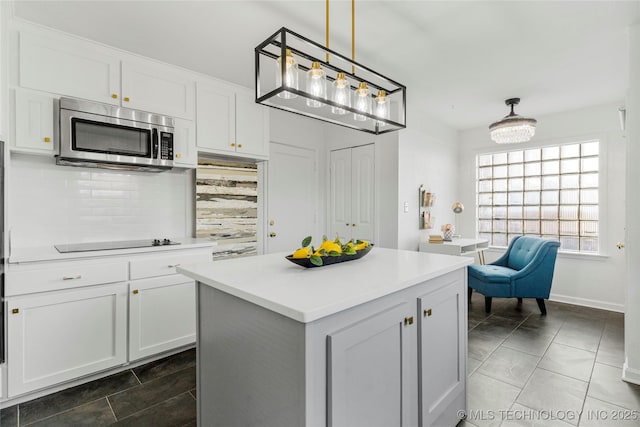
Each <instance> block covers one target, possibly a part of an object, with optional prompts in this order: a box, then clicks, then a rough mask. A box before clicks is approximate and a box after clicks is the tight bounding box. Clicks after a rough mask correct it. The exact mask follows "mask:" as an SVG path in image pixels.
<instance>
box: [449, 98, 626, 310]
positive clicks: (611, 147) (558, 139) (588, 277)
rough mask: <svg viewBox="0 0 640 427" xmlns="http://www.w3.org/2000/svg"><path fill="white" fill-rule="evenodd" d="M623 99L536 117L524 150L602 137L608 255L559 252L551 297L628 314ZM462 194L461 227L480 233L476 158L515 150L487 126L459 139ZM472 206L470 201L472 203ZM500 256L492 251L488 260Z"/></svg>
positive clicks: (467, 232)
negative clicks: (495, 140)
mask: <svg viewBox="0 0 640 427" xmlns="http://www.w3.org/2000/svg"><path fill="white" fill-rule="evenodd" d="M620 105H622V101H620V102H615V103H611V104H607V105H600V106H595V107H590V108H584V109H581V110H576V111H569V112H565V113H559V114H553V115H549V116H543V117H536V119H537V120H538V127H537V130H536V135H535V137H534V138H533V139H532V140H531V141H530V142H528V143H525V144H521V145H520V146H521V147H523V148H526V147H531V146H539V145H546V144H559V143H564V142H580V141H583V140H587V139H593V138H598V139H600V141H601V145H600V147H601V161H600V164H601V173H600V180H601V184H600V185H601V188H600V234H601V239H600V250H601V252H602V253H603V255H604V256H602V257H594V256H591V257H590V256H576V255H563V254H560V255H559V257H558V260H557V262H556V271H555V275H554V281H553V287H552V289H551V299H554V300H557V301H563V302H568V303H572V304H580V305H588V306H593V307H600V308H605V309H609V310H616V311H623V308H624V301H625V289H624V285H623V283H624V269H625V257H624V252H623V251H620V250H618V249H617V248H616V246H615V244H616V242H618V241H624V224H625V212H624V200H625V182H626V181H625V139H624V138H623V133H622V131H621V129H620V125H619V120H618V107H620ZM460 143H461V145H460V169H459V170H460V194H461V198H462V199H463V203H465V206H468V207H469V208H470V209H467V210H465V212H464V214H463V215H461V218H460V221H459V224H460V229H461V231H462V233H463V234H464V235H475V233H476V222H475V209H474V205H475V194H476V186H475V157H476V155H477V154H479V153H489V152H500V151H506V150H509V149H512V148H513V147H512V146H506V147H504V146H498V145H497V144H495V143H493V142H492V141H491V139H490V138H489V132H488V130H487V128H486V127H484V126H483V127H482V128H479V129H472V130H469V131H465V132H462V133H461V135H460ZM467 202H468V203H467ZM498 255H499V254H498V253H493V254H492V253H488V254H487V262H489V261H491V260H493V259H495V258H497V256H498Z"/></svg>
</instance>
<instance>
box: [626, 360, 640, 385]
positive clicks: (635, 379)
mask: <svg viewBox="0 0 640 427" xmlns="http://www.w3.org/2000/svg"><path fill="white" fill-rule="evenodd" d="M622 379H623V380H625V381H626V382H628V383H633V384H638V385H640V370H638V369H633V368H630V367H629V365H627V362H624V366H623V367H622Z"/></svg>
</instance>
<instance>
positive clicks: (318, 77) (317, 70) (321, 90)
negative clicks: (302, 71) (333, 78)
mask: <svg viewBox="0 0 640 427" xmlns="http://www.w3.org/2000/svg"><path fill="white" fill-rule="evenodd" d="M307 92H309V94H311V95H313V96H317V97H318V98H324V99H326V98H327V79H326V75H325V72H324V71H323V70H322V67H320V63H319V62H318V61H314V62H313V63H312V64H311V68H310V69H309V71H307ZM323 105H324V103H322V102H320V101H317V100H315V99H307V106H309V107H312V108H319V107H322V106H323Z"/></svg>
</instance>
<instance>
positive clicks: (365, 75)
mask: <svg viewBox="0 0 640 427" xmlns="http://www.w3.org/2000/svg"><path fill="white" fill-rule="evenodd" d="M326 10H327V17H326V25H327V28H326V37H327V40H326V46H322V45H320V44H318V43H316V42H313V41H311V40H309V39H307V38H306V37H303V36H301V35H299V34H297V33H294V32H293V31H291V30H288V29H287V28H284V27H283V28H281V29H280V30H278V31H277V32H275V33H274V34H273V35H272V36H271V37H269V38H268V39H267V40H265V41H264V42H262V43H261V44H259V45H258V46H257V47H256V48H255V65H256V74H255V83H256V87H255V89H256V102H257V103H259V104H264V105H267V106H269V107H274V108H278V109H280V110H285V111H290V112H292V113H296V114H301V115H304V116H307V117H311V118H314V119H319V120H323V121H326V122H331V123H334V124H338V125H341V126H346V127H350V128H352V129H356V130H361V131H364V132H369V133H374V134H381V133H387V132H393V131H396V130H399V129H404V128H405V127H406V111H405V108H406V87H405V86H404V85H402V84H400V83H397V82H395V81H393V80H391V79H389V78H387V77H385V76H383V75H382V74H380V73H377V72H375V71H373V70H372V69H370V68H368V67H365V66H364V65H362V64H359V63H357V62H355V0H352V1H351V58H347V57H346V56H344V55H341V54H339V53H337V52H334V51H332V50H330V49H329V0H326ZM282 58H284V60H283V59H282ZM303 79H304V80H303ZM300 80H303V81H304V82H305V83H302V82H300ZM300 83H302V84H300Z"/></svg>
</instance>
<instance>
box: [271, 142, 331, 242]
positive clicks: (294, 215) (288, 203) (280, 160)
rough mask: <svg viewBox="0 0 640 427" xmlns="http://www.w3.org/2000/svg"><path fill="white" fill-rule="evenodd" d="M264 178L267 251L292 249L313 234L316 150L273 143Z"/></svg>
mask: <svg viewBox="0 0 640 427" xmlns="http://www.w3.org/2000/svg"><path fill="white" fill-rule="evenodd" d="M267 167H268V177H267V238H266V242H267V244H266V251H267V252H268V253H272V252H293V251H294V250H295V249H297V248H299V247H300V242H301V241H302V239H304V238H305V237H306V236H309V235H312V236H313V238H314V243H315V244H317V245H319V243H321V242H320V237H321V236H316V235H315V232H316V228H317V227H316V224H317V221H318V218H317V213H316V200H317V199H318V197H317V186H316V153H315V151H314V150H311V149H308V148H300V147H294V146H291V145H285V144H279V143H275V142H272V143H271V144H270V147H269V163H268V166H267Z"/></svg>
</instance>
